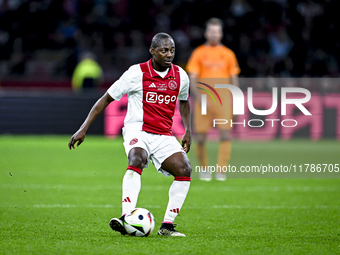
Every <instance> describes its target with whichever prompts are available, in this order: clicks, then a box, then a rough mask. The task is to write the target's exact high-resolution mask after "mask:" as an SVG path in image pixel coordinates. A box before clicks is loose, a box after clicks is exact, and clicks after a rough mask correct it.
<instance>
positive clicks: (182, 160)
mask: <svg viewBox="0 0 340 255" xmlns="http://www.w3.org/2000/svg"><path fill="white" fill-rule="evenodd" d="M162 169H164V170H165V171H167V172H168V173H170V174H171V175H173V176H174V177H175V179H174V181H173V183H172V185H171V187H170V189H169V202H168V206H167V208H166V212H165V216H164V220H163V222H162V226H161V228H160V229H159V231H158V234H159V235H169V236H185V235H184V234H182V233H179V232H178V231H176V230H175V229H174V225H173V222H174V220H175V218H176V216H177V215H178V213H179V211H180V210H181V208H182V206H183V203H184V201H185V198H186V196H187V194H188V191H189V187H190V181H191V177H190V175H191V166H190V162H189V159H188V157H187V155H186V154H185V153H183V152H177V153H174V154H173V155H172V156H170V157H168V158H167V159H166V160H165V161H164V162H163V163H162Z"/></svg>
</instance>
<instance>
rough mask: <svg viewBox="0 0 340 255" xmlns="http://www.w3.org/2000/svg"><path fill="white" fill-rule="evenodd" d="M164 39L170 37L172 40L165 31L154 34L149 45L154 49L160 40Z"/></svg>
mask: <svg viewBox="0 0 340 255" xmlns="http://www.w3.org/2000/svg"><path fill="white" fill-rule="evenodd" d="M164 39H170V40H172V41H174V39H172V37H171V36H170V35H169V34H167V33H158V34H156V35H155V36H154V37H153V38H152V41H151V47H152V48H154V49H156V48H157V46H158V45H159V44H160V41H161V40H164Z"/></svg>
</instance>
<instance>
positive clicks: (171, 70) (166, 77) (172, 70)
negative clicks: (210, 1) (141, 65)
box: [147, 59, 175, 79]
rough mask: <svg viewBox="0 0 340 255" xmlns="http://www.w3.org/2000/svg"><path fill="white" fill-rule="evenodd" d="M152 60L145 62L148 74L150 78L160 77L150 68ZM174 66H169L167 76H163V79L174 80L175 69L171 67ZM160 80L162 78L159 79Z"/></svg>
mask: <svg viewBox="0 0 340 255" xmlns="http://www.w3.org/2000/svg"><path fill="white" fill-rule="evenodd" d="M151 61H152V59H150V60H149V61H148V62H147V65H148V69H149V73H150V76H151V77H160V76H159V74H158V73H156V72H155V70H154V69H153V67H152V62H151ZM173 66H174V65H173V64H171V66H170V68H169V71H168V73H167V75H165V77H164V79H168V78H175V68H174V67H173ZM161 78H162V77H161Z"/></svg>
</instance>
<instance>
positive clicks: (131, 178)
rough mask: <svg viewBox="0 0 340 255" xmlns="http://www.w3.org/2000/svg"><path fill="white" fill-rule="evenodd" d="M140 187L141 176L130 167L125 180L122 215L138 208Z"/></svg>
mask: <svg viewBox="0 0 340 255" xmlns="http://www.w3.org/2000/svg"><path fill="white" fill-rule="evenodd" d="M140 171H141V170H140ZM140 187H141V178H140V174H139V173H137V172H136V171H135V170H131V169H129V167H128V170H126V173H125V175H124V178H123V201H122V211H123V213H122V215H124V214H126V213H127V212H129V211H130V210H132V209H134V208H136V204H137V200H138V194H139V191H140Z"/></svg>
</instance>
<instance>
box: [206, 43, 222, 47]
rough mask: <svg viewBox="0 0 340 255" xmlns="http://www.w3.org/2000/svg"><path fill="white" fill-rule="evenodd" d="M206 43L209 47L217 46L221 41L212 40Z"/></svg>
mask: <svg viewBox="0 0 340 255" xmlns="http://www.w3.org/2000/svg"><path fill="white" fill-rule="evenodd" d="M206 45H207V46H209V47H217V46H220V45H221V42H219V43H211V42H206Z"/></svg>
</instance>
